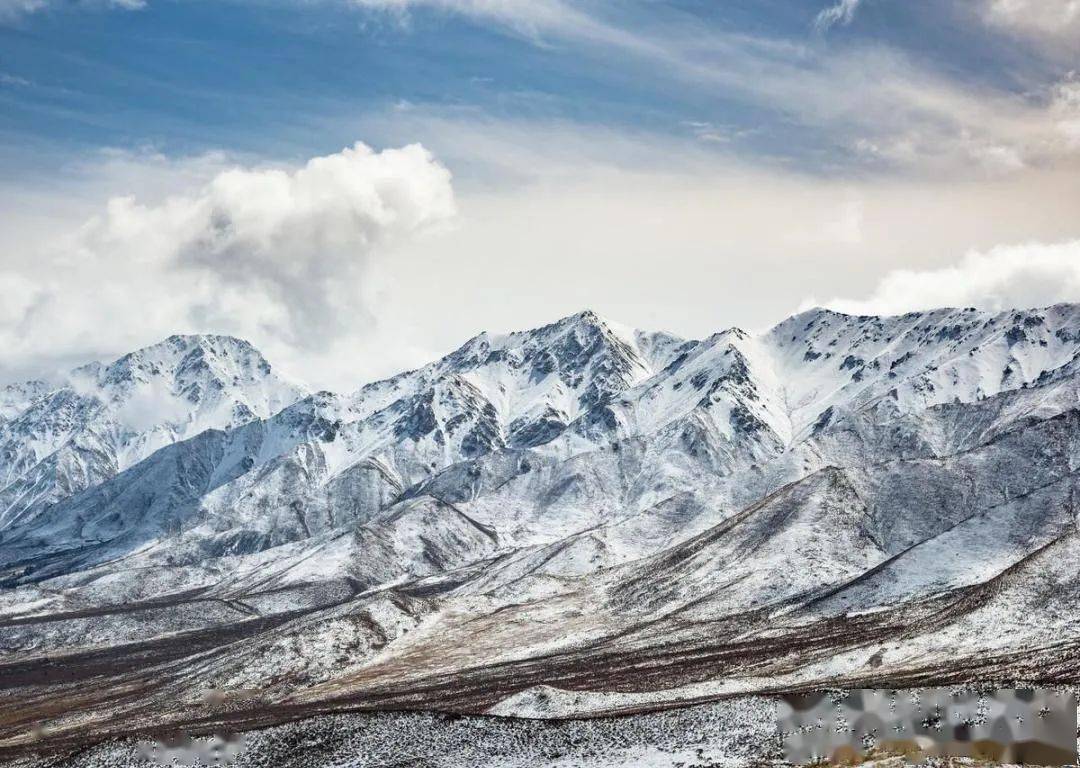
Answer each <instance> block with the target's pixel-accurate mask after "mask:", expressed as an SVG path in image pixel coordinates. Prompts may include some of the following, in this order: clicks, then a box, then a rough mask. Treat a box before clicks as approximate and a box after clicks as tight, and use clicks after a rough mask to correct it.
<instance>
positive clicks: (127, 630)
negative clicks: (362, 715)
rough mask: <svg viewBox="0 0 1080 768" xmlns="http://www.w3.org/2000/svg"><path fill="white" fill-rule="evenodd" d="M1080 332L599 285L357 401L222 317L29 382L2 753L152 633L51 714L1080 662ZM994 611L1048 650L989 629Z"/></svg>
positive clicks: (640, 696) (754, 685)
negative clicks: (210, 327)
mask: <svg viewBox="0 0 1080 768" xmlns="http://www.w3.org/2000/svg"><path fill="white" fill-rule="evenodd" d="M1078 359H1080V307H1077V306H1074V305H1059V306H1055V307H1050V308H1046V309H1041V310H1024V311H1008V312H1000V313H987V312H981V311H977V310H974V309H943V310H935V311H931V312H924V313H913V314H910V315H905V316H901V317H854V316H848V315H842V314H837V313H833V312H828V311H825V310H813V311H810V312H806V313H802V314H800V315H796V316H794V317H792V318H789V319H787V320H785V321H784V322H782V323H780V324H779V325H777V326H776V327H775V328H773V329H772V330H771V331H769V332H767V333H765V334H762V335H759V336H755V335H751V334H748V333H746V332H744V331H742V330H739V329H729V330H727V331H723V332H720V333H717V334H715V335H713V336H710V337H708V338H705V339H702V340H686V339H680V338H678V337H675V336H673V335H671V334H666V333H648V332H642V331H631V330H628V329H624V328H621V327H620V326H618V325H615V324H613V323H610V322H607V321H605V320H602V319H601V318H599V317H597V316H596V315H595V314H593V313H591V312H582V313H579V314H578V315H574V316H571V317H568V318H565V319H563V320H561V321H558V322H556V323H553V324H551V325H548V326H544V327H542V328H538V329H535V330H532V331H526V332H521V333H513V334H508V335H505V336H493V335H489V334H481V335H480V336H477V337H475V338H474V339H472V340H470V341H469V342H467V343H466V344H465V345H464V346H462V347H461V348H460V349H458V350H456V351H455V352H453V353H451V354H450V355H447V356H446V357H444V358H442V359H440V360H438V361H435V362H433V363H431V364H430V365H427V366H425V367H423V368H420V369H417V370H415V371H410V372H407V373H403V374H400V375H398V376H396V377H394V378H391V379H388V380H385V381H380V382H375V383H372V384H369V385H366V386H364V387H362V388H361V389H360V390H358V391H356V392H354V393H352V394H345V395H336V394H332V393H325V392H322V393H316V394H310V395H307V396H303V395H302V394H301V393H300V392H299V391H298V390H297V389H296V388H295V387H292V386H291V385H288V384H287V383H285V382H283V381H282V380H280V379H279V378H277V376H276V375H275V374H274V373H273V372H272V371H271V369H270V367H269V365H268V364H266V362H265V360H263V359H262V358H261V356H259V355H258V353H257V352H255V351H254V350H253V349H252V348H251V347H250V346H248V345H246V344H245V343H243V342H240V341H237V340H235V339H223V338H220V337H174V338H172V339H169V340H167V341H165V342H163V343H162V344H160V345H156V346H154V347H150V348H148V349H146V350H141V351H140V352H137V353H133V354H132V355H129V356H127V357H125V358H122V359H121V360H118V361H116V362H115V363H113V364H111V365H108V366H100V367H88V368H86V369H80V370H79V371H77V372H75V373H73V374H72V380H71V382H70V383H69V384H67V385H66V386H64V387H60V388H50V387H49V386H48V385H45V384H42V383H40V382H29V383H27V384H24V385H18V386H12V387H9V388H7V389H6V390H4V393H3V395H2V397H0V439H2V441H3V442H2V446H0V456H3V457H4V458H3V461H2V463H0V476H3V477H4V478H7V479H6V483H7V484H6V486H5V488H4V490H3V491H2V495H0V499H2V500H3V507H2V509H3V510H4V512H3V516H2V517H0V583H2V584H3V585H4V587H3V588H2V589H0V649H2V653H3V656H0V674H3V673H4V672H5V670H6V671H7V673H9V674H10V675H11V676H12V677H11V678H10V679H12V680H22V679H25V680H26V681H27V682H26V683H25V684H17V683H16V684H12V686H10V687H9V688H7V689H4V690H7V691H8V693H6V694H0V696H3V697H6V698H0V713H7V714H11V718H9V721H2V722H10V723H11V725H9V726H0V747H2V746H3V745H4V744H8V745H11V746H12V748H13V749H14V748H17V745H18V743H19V742H18V736H17V733H16V730H15V729H16V726H17V724H18V722H21V721H20V718H25V717H31V716H32V714H33V712H34V711H35V710H34V707H35V706H38V705H40V706H42V707H46V706H49V704H48V702H53V701H55V700H56V698H57V697H58V696H63V695H64V694H65V691H68V690H69V689H68V688H65V687H64V686H66V685H77V683H78V680H79V679H80V678H79V675H80V674H82V673H80V672H79V670H85V675H86V676H87V677H88V678H89V677H93V675H96V674H97V672H96V670H99V669H100V665H101V663H102V659H103V658H106V657H108V658H112V657H111V656H109V654H110V653H112V651H109V650H108V649H116V650H115V653H117V654H120V653H124V652H125V651H123V650H122V649H124V648H127V647H128V645H130V644H135V643H138V644H139V645H138V648H139V654H141V655H140V656H138V658H145V659H148V660H153V663H155V664H159V665H160V666H159V669H160V673H161V674H160V679H157V680H156V681H155V682H154V684H153V686H151V687H149V688H147V689H146V690H142V691H141V692H137V693H132V690H131V688H130V687H125V686H129V685H133V684H135V683H132V682H131V680H130V679H129V678H126V677H124V675H125V674H127V672H123V671H118V672H117V673H116V675H117V676H116V677H115V679H114V678H107V679H105V680H104V681H102V680H101V679H99V678H98V677H93V679H94V680H95V681H96V682H95V685H100V686H101V688H100V697H101V698H100V699H97V698H95V699H94V700H93V701H88V703H87V702H84V703H78V702H76V703H74V704H72V708H71V711H70V713H69V714H70V725H62V726H58V727H59V728H60V730H61V731H63V730H64V728H69V729H70V733H71V734H73V735H72V737H71V738H76V737H78V735H79V734H82V733H84V730H80V729H85V728H87V727H88V726H85V725H80V723H83V722H84V720H81V719H80V718H82V717H83V716H85V715H86V714H88V713H93V714H94V719H93V722H94V723H95V725H94V726H93V727H92V728H91V730H93V732H94V733H107V732H108V730H109V728H110V727H112V725H110V724H113V725H116V726H117V727H119V724H120V723H123V722H127V720H125V718H129V719H130V718H133V717H134V718H136V719H138V718H141V719H139V720H138V721H139V722H140V723H142V724H143V725H145V726H146V727H151V726H155V725H160V724H162V723H166V722H181V721H184V718H185V717H188V716H189V715H190V712H191V711H192V710H193V709H199V708H200V707H201V704H200V701H199V700H198V699H197V696H196V694H197V691H198V690H201V689H202V688H206V687H213V688H221V689H230V688H236V689H244V690H248V689H258V690H259V691H260V694H259V698H258V703H257V706H256V704H252V703H251V701H249V700H248V699H242V698H241V699H237V700H236V701H232V702H231V703H230V705H229V707H230V708H229V709H228V711H229V712H231V713H233V714H231V715H230V717H237V718H240V719H241V720H242V719H243V718H246V717H251V718H254V720H252V721H251V722H256V721H257V722H269V721H273V720H275V719H278V718H281V717H292V716H296V714H297V713H307V712H317V711H325V710H327V709H333V708H334V707H335V706H336V704H335V702H343V701H348V702H350V704H349V705H350V706H361V707H370V708H379V707H387V706H392V707H409V708H418V707H419V708H423V707H434V708H439V709H457V710H460V711H484V710H487V709H489V708H492V707H494V708H495V710H494V711H498V712H500V713H504V714H505V713H507V712H512V709H513V705H512V704H511V703H500V702H514V701H525V700H531V698H530V695H528V694H527V689H529V688H530V687H531V686H538V687H540V688H542V689H543V690H545V691H549V690H550V689H551V688H552V687H554V688H563V689H567V690H571V689H572V690H575V691H592V692H594V693H595V694H596V696H595V697H593V698H591V699H589V701H590V702H591V703H590V704H589V705H588V706H589V708H590V709H589V711H591V712H592V711H598V710H600V711H608V710H610V711H618V710H619V709H620V708H634V707H636V708H648V707H649V706H654V705H657V704H658V703H661V702H663V703H665V704H670V703H673V702H674V703H678V702H680V701H697V700H701V699H702V698H703V697H704V698H707V697H709V696H714V695H722V694H724V693H729V692H731V691H732V690H736V689H737V690H762V689H765V688H768V687H783V686H788V687H800V686H805V685H811V684H815V683H817V684H820V683H821V682H823V681H836V680H847V681H849V682H851V681H856V682H863V683H866V682H873V681H875V680H879V681H885V682H886V683H889V682H897V683H899V682H900V681H908V682H912V681H914V682H920V681H925V680H926V679H934V680H939V681H944V680H946V679H954V678H953V677H950V676H951V675H952V673H953V671H956V670H959V672H957V674H961V673H962V672H963V671H964V670H968V671H971V670H976V669H986V668H988V666H987V665H990V667H989V668H991V669H993V670H995V673H1000V674H1003V675H1008V674H1013V673H1016V674H1019V672H1020V671H1028V672H1030V671H1032V670H1035V671H1036V672H1037V671H1038V669H1050V668H1053V669H1054V670H1057V671H1056V672H1055V674H1056V675H1057V676H1058V679H1061V678H1062V676H1064V677H1068V676H1069V675H1071V674H1076V676H1077V677H1080V662H1076V661H1075V659H1077V658H1080V647H1078V648H1076V649H1072V648H1071V646H1070V647H1069V648H1064V649H1063V648H1062V647H1061V644H1060V643H1057V644H1056V645H1055V642H1056V641H1055V639H1054V637H1052V636H1051V634H1049V633H1047V632H1046V631H1045V630H1044V629H1043V628H1041V627H1043V626H1053V627H1054V628H1055V631H1056V632H1057V633H1058V634H1057V637H1058V638H1060V637H1061V633H1062V632H1068V631H1075V630H1076V629H1080V613H1076V612H1074V611H1073V610H1072V609H1071V608H1070V607H1069V605H1070V603H1069V599H1070V596H1073V595H1075V594H1077V593H1078V591H1080V567H1077V566H1076V565H1075V564H1072V561H1071V560H1063V559H1061V558H1062V557H1064V556H1065V555H1066V554H1068V553H1071V552H1072V551H1073V550H1074V549H1075V548H1076V546H1077V545H1076V538H1077V536H1078V535H1080V532H1078V516H1077V509H1076V506H1075V504H1074V499H1075V491H1076V488H1075V486H1076V467H1077V466H1080V408H1078V404H1080V363H1078ZM1054 553H1058V554H1054ZM1039 605H1045V606H1046V608H1045V611H1046V616H1045V622H1044V625H1040V624H1039V620H1038V617H1039V616H1041V614H1040V613H1039V612H1040V611H1042V610H1044V609H1042V608H1039V607H1037V606H1039ZM989 606H996V607H995V608H994V610H996V611H997V612H998V613H997V615H998V616H1004V617H1008V622H1011V623H1009V624H1008V627H1009V630H1008V631H1009V633H1010V638H1011V642H1013V643H1014V644H1015V645H1018V646H1020V647H1023V648H1025V649H1026V653H1027V656H1025V657H1024V658H1026V659H1042V660H1043V662H1040V663H1043V666H1041V667H1038V666H1031V664H1034V662H1031V663H1030V664H1029V662H1027V661H1025V662H1023V664H1024V665H1027V666H1022V668H1021V667H1018V666H1016V665H1017V664H1020V662H1018V661H1016V660H1015V659H1013V660H1008V659H1006V660H998V657H997V656H994V655H993V654H991V655H990V656H988V655H987V654H988V653H989V652H990V650H994V649H996V650H994V653H998V652H999V651H1000V649H1001V647H1002V646H1003V645H1004V644H1005V643H1004V641H1003V640H1002V635H1001V633H1002V632H1003V631H1005V630H1004V629H1003V628H1002V627H998V626H995V624H994V614H993V613H992V612H991V610H990V607H989ZM177 633H182V635H177ZM178 636H182V637H184V638H185V640H184V645H182V646H178V645H177V640H176V638H177V637H178ZM942 643H947V645H942ZM91 646H92V647H93V650H90V648H91ZM189 646H190V647H189ZM132 647H134V646H132ZM103 649H104V650H103ZM304 649H307V651H305V650H304ZM1074 653H1075V654H1076V655H1075V656H1074V655H1070V654H1074ZM58 654H59V655H61V656H63V657H64V658H65V659H67V660H68V661H67V662H65V663H66V665H67V666H66V667H65V669H66V670H67V671H68V672H69V673H70V675H69V676H68V677H67V678H64V680H65V681H66V682H59V681H58V682H57V683H56V684H55V686H53V685H52V684H50V686H46V687H45V688H39V687H35V685H34V684H33V682H32V673H33V672H34V670H37V671H38V672H39V673H40V672H41V670H42V669H44V667H42V665H47V664H48V663H49V662H48V661H47V659H48V658H49V657H55V656H57V655H58ZM103 654H104V655H103ZM5 659H6V661H5ZM147 663H149V662H147ZM994 664H997V665H998V666H996V667H994V666H993V665H994ZM5 665H6V666H5ZM950 665H951V666H950ZM131 671H132V670H128V672H131ZM18 675H23V676H24V677H18ZM875 676H877V677H875ZM193 683H194V685H193ZM142 684H143V683H142V682H140V683H138V685H142ZM538 689H539V688H538ZM656 689H664V690H665V691H666V693H663V694H647V693H646V692H647V691H651V690H656ZM70 690H73V689H70ZM120 691H123V692H124V693H123V696H121V694H120ZM590 695H591V694H590ZM117 697H119V699H118V698H117ZM597 697H599V698H597ZM120 699H122V700H123V702H127V703H116V702H117V701H119V700H120ZM79 701H80V702H82V701H83V699H79ZM95 702H97V703H95ZM101 702H106V703H101ZM133 702H134V703H133ZM598 702H608V703H607V704H601V703H598ZM279 708H280V709H279ZM571 709H572V708H571ZM99 710H100V711H99ZM16 711H17V712H18V713H19V714H15V713H16ZM568 711H569V710H568ZM245 713H246V714H245ZM7 714H5V717H6V716H7ZM64 717H68V715H64V716H63V717H61V718H60V719H61V720H63V722H65V723H66V722H68V721H67V720H64ZM259 718H268V719H264V720H260V719H259ZM5 729H7V730H5ZM5 738H6V739H8V741H7V742H5V741H3V739H5Z"/></svg>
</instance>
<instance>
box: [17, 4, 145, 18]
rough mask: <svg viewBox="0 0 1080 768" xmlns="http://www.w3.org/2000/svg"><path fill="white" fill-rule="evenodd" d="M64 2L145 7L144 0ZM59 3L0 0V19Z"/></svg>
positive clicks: (85, 5)
mask: <svg viewBox="0 0 1080 768" xmlns="http://www.w3.org/2000/svg"><path fill="white" fill-rule="evenodd" d="M66 4H67V5H72V6H76V7H81V8H120V9H122V10H127V11H137V10H139V9H141V8H145V7H146V0H73V2H70V3H66ZM60 5H64V3H61V2H59V0H0V21H12V20H14V19H18V18H20V17H22V16H26V15H29V14H31V13H36V12H38V11H44V10H46V9H47V8H52V7H56V6H60Z"/></svg>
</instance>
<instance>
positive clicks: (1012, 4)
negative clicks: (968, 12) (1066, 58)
mask: <svg viewBox="0 0 1080 768" xmlns="http://www.w3.org/2000/svg"><path fill="white" fill-rule="evenodd" d="M982 17H983V20H984V21H985V22H986V23H987V24H989V25H991V26H993V27H997V28H999V29H1002V30H1004V31H1007V32H1011V33H1014V34H1017V35H1021V36H1025V37H1032V38H1037V39H1040V40H1044V41H1049V42H1056V43H1072V44H1077V43H1080V0H983V4H982ZM1075 52H1076V49H1075V48H1073V54H1074V55H1075Z"/></svg>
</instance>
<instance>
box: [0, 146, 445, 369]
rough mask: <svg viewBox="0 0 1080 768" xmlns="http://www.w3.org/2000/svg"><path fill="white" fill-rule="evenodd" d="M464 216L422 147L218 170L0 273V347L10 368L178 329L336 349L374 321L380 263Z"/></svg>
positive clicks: (101, 218) (133, 203) (105, 218)
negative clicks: (373, 268) (404, 244)
mask: <svg viewBox="0 0 1080 768" xmlns="http://www.w3.org/2000/svg"><path fill="white" fill-rule="evenodd" d="M181 176H182V177H183V174H181ZM185 183H189V181H188V180H187V179H186V177H185ZM454 213H455V203H454V196H453V191H452V187H451V179H450V174H449V172H448V171H447V170H446V169H445V168H444V167H443V166H442V165H441V164H439V163H438V162H436V161H435V159H434V158H433V157H432V156H431V154H430V153H429V152H428V151H427V150H425V149H424V148H423V147H421V146H419V145H411V146H407V147H404V148H401V149H388V150H384V151H381V152H375V151H373V150H371V149H370V148H368V147H367V146H365V145H363V144H359V143H358V144H356V145H355V146H353V147H350V148H347V149H345V150H343V151H341V152H339V153H337V154H333V155H328V156H324V157H316V158H314V159H312V160H310V161H309V162H308V163H306V164H305V165H303V166H302V167H299V168H242V167H232V168H228V169H225V170H220V171H218V172H217V173H216V174H215V175H213V176H212V177H211V178H210V179H209V180H208V181H206V183H205V184H203V185H202V186H201V187H196V188H194V189H191V190H189V191H186V192H184V193H180V194H173V195H170V196H165V197H163V198H160V199H151V200H145V201H144V200H142V199H138V198H135V197H114V198H112V199H110V200H109V201H108V203H107V204H106V205H105V208H104V210H103V211H102V212H101V213H100V214H98V215H96V216H94V217H93V218H91V219H90V220H89V221H87V222H85V223H84V224H83V225H82V226H81V227H80V228H79V229H78V230H77V231H76V232H75V233H73V234H71V235H70V236H67V237H65V238H64V240H63V242H61V243H59V244H54V245H52V246H51V247H49V248H46V249H42V250H41V251H40V252H39V253H38V254H37V255H36V257H35V258H34V259H33V260H31V262H30V263H25V264H24V265H23V267H22V269H15V270H12V269H9V270H8V271H6V272H0V306H3V307H4V310H3V318H2V319H3V320H4V321H5V322H3V323H2V324H0V344H2V345H3V347H4V348H5V350H6V355H5V357H6V362H7V363H8V365H9V366H11V364H12V363H13V362H15V363H17V362H18V360H19V358H20V357H22V358H24V359H32V358H34V357H35V356H39V355H40V354H41V352H42V350H48V351H49V352H50V353H52V354H53V355H57V356H63V355H65V354H70V355H74V354H77V353H78V352H79V351H80V350H92V349H94V348H95V344H96V343H100V342H99V340H101V339H107V340H108V344H109V346H110V347H111V349H112V350H120V351H123V350H126V349H130V348H133V347H135V346H138V345H139V344H144V343H148V342H153V341H156V340H158V339H159V338H163V337H165V336H167V335H169V334H171V333H176V332H206V331H214V332H224V333H232V334H236V335H239V336H243V337H246V338H250V339H252V340H253V341H256V342H261V343H262V344H263V345H264V346H267V347H272V348H273V347H276V348H277V349H278V350H279V351H280V350H288V349H297V348H303V349H305V350H313V349H314V350H318V349H327V348H329V347H331V346H332V345H333V344H334V343H335V342H337V341H340V340H341V339H343V338H346V337H348V336H349V335H350V334H353V333H360V332H362V331H363V330H364V328H365V327H367V326H369V325H370V323H371V317H370V314H369V310H368V305H369V298H370V291H371V286H369V285H368V284H367V277H368V274H369V271H370V270H369V267H370V265H371V263H372V259H373V258H374V257H375V256H376V255H377V254H379V253H382V252H384V251H385V250H386V249H387V248H389V247H392V246H393V245H395V244H396V243H398V242H399V241H401V240H402V239H407V238H408V237H410V236H414V235H417V234H418V233H421V232H423V231H425V230H427V229H430V228H432V227H436V226H437V225H439V224H440V223H443V222H446V221H448V220H449V219H450V218H451V217H452V216H453V215H454ZM9 263H11V262H9Z"/></svg>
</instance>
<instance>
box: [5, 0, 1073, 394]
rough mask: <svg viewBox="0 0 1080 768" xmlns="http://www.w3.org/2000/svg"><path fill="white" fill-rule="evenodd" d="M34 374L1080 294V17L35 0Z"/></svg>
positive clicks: (16, 107) (915, 4)
mask: <svg viewBox="0 0 1080 768" xmlns="http://www.w3.org/2000/svg"><path fill="white" fill-rule="evenodd" d="M0 169H2V173H0V382H4V381H15V380H19V379H23V378H27V377H30V376H36V375H44V374H52V373H54V372H56V371H59V370H63V369H65V368H67V367H70V366H72V365H76V364H79V363H82V362H86V361H87V360H91V359H102V358H108V357H110V356H115V355H118V354H122V353H124V352H126V351H129V350H131V349H134V348H137V347H139V346H142V345H146V344H150V343H153V342H155V341H158V340H160V339H162V338H164V337H166V336H168V335H170V334H172V333H228V334H233V335H237V336H241V337H244V338H247V339H249V340H250V341H251V342H252V343H254V344H255V345H256V346H258V347H259V348H260V349H261V350H262V351H263V352H264V353H265V354H266V355H267V357H268V358H269V359H270V360H271V361H272V362H273V363H274V364H275V365H277V367H279V368H280V369H283V370H284V371H286V372H287V373H288V374H289V375H291V376H293V377H294V378H297V379H299V380H302V381H304V382H306V383H308V384H309V385H311V386H314V387H320V388H330V389H335V390H350V389H353V388H355V387H357V386H359V385H360V384H362V383H364V382H366V381H370V380H372V379H375V378H379V377H383V376H388V375H392V374H393V373H395V372H397V371H400V370H403V369H406V368H410V367H415V366H417V365H420V364H423V363H424V362H426V361H428V360H430V359H432V358H434V357H436V356H438V355H441V354H444V353H446V352H448V351H449V350H451V349H453V348H455V347H456V346H458V345H459V344H460V343H462V342H463V341H464V340H465V339H467V338H469V337H471V336H473V335H475V334H476V333H478V332H480V331H481V330H490V331H495V332H504V331H509V330H514V329H520V328H527V327H534V326H537V325H541V324H544V323H546V322H550V321H552V320H554V319H556V318H559V317H562V316H565V315H568V314H571V313H573V312H576V311H579V310H581V309H583V308H586V307H588V308H591V309H593V310H595V311H597V312H598V313H600V314H601V315H603V316H606V317H609V318H611V319H612V320H616V321H618V322H620V323H622V324H625V325H631V326H637V327H642V328H649V329H664V330H669V331H672V332H675V333H679V334H682V335H685V336H691V337H700V336H703V335H707V334H709V333H712V332H714V331H717V330H720V329H723V328H727V327H730V326H733V325H738V326H741V327H744V328H747V329H749V330H751V331H758V330H763V329H766V328H768V327H770V326H771V325H772V324H774V323H776V322H778V321H780V320H781V319H783V318H784V317H786V316H788V315H790V314H792V313H794V312H797V311H800V310H804V309H806V308H808V307H812V306H828V307H830V308H834V309H837V310H839V311H847V312H854V313H865V314H869V313H889V314H894V313H902V312H906V311H910V310H915V309H926V308H930V307H935V306H946V305H953V306H980V307H986V308H990V309H997V308H1002V307H1012V306H1039V305H1047V304H1052V303H1055V302H1059V301H1080V0H934V1H933V2H931V0H608V1H607V2H593V1H592V0H0Z"/></svg>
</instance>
